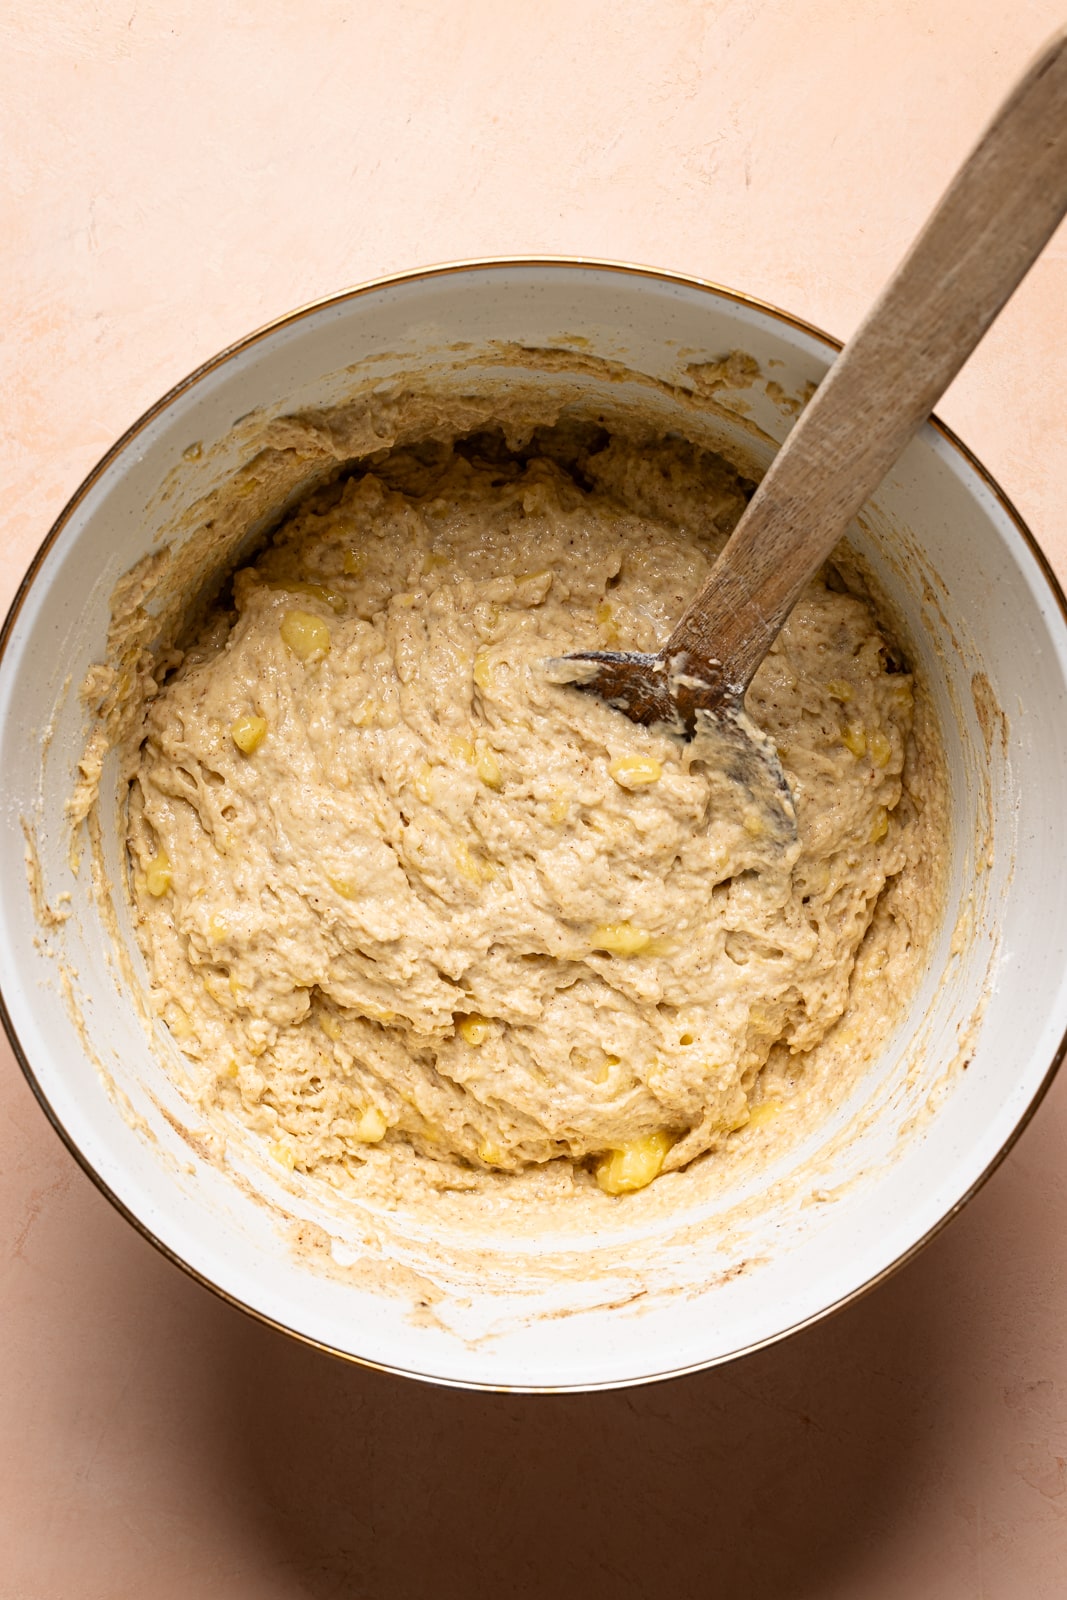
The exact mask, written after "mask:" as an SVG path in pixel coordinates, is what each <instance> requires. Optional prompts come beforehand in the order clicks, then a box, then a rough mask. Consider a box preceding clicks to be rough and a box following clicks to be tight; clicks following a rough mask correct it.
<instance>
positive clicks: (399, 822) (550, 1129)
mask: <svg viewBox="0 0 1067 1600" xmlns="http://www.w3.org/2000/svg"><path fill="white" fill-rule="evenodd" d="M546 448H547V446H546ZM554 455H555V457H556V459H554V458H553V452H552V451H551V450H549V453H548V454H538V453H537V452H536V450H533V449H531V450H528V451H526V452H525V453H524V454H523V455H522V456H521V457H516V456H511V455H509V454H508V453H507V452H506V451H505V450H504V448H503V446H502V444H501V443H500V441H499V440H493V439H478V440H474V441H468V442H467V443H466V444H461V445H459V446H456V447H454V448H452V449H448V450H444V449H431V448H427V449H426V450H425V451H423V452H421V453H420V452H414V453H412V452H408V453H406V454H397V455H394V456H393V457H391V458H389V459H388V460H386V461H385V462H384V463H381V464H378V465H377V466H376V467H375V469H374V470H372V471H368V472H365V473H362V474H361V475H358V476H353V477H349V478H347V479H344V480H342V481H341V482H339V483H337V484H334V485H333V486H331V487H330V488H329V489H327V490H324V491H319V492H318V493H317V494H316V495H315V496H313V497H312V498H311V499H310V500H308V501H306V502H305V503H304V505H303V506H302V507H300V508H299V509H298V510H297V511H296V512H295V513H294V514H293V515H291V516H290V517H289V519H288V520H287V521H286V522H285V524H284V525H283V526H282V528H281V529H280V531H279V532H278V533H277V535H276V536H275V538H274V540H273V542H272V544H271V545H270V547H269V549H267V551H266V552H265V554H264V555H263V556H262V557H261V559H259V560H258V561H257V562H256V564H255V565H254V566H252V567H248V568H245V569H243V570H241V571H239V572H238V573H237V574H236V576H235V578H234V582H233V592H232V604H231V603H229V597H227V604H225V605H222V606H220V608H219V609H217V611H216V612H215V613H214V614H213V615H212V616H211V618H210V619H209V621H208V624H207V626H206V627H205V629H204V630H203V631H202V633H201V635H200V637H199V638H198V639H197V640H196V642H195V644H194V645H193V646H192V647H191V648H190V649H189V650H188V651H187V652H186V653H185V655H184V659H182V660H181V662H180V665H179V666H178V667H177V669H176V670H174V671H173V673H172V674H171V676H170V677H169V678H168V679H167V680H166V681H165V682H164V684H163V686H162V688H161V690H160V693H159V694H158V696H157V697H156V698H155V699H154V700H152V701H151V702H150V703H149V705H148V708H147V712H146V720H145V729H144V742H143V745H142V748H141V754H140V759H139V765H138V767H137V770H136V774H135V777H134V779H133V782H132V785H131V790H130V796H129V849H130V854H131V860H132V864H133V873H132V882H133V893H134V899H135V903H136V914H137V922H138V936H139V939H140V941H141V944H142V948H143V950H144V954H145V956H146V959H147V963H148V969H149V973H150V978H151V984H152V991H153V997H154V1002H155V1004H156V1007H157V1009H158V1011H159V1012H160V1014H161V1015H162V1016H163V1017H164V1019H165V1020H166V1022H167V1023H168V1025H169V1027H170V1029H171V1031H172V1033H173V1034H174V1036H175V1037H176V1039H177V1040H178V1042H179V1044H180V1047H181V1049H182V1050H183V1051H184V1052H185V1054H186V1055H187V1056H188V1057H189V1058H190V1059H191V1061H193V1062H194V1063H198V1064H199V1066H200V1068H201V1075H202V1078H201V1081H202V1093H203V1096H204V1098H205V1100H206V1101H209V1102H213V1103H214V1102H217V1103H219V1104H222V1105H223V1106H227V1105H228V1106H230V1107H231V1109H233V1110H235V1111H237V1112H239V1114H240V1115H241V1116H243V1118H244V1119H245V1120H246V1121H248V1122H250V1123H251V1125H252V1126H253V1127H254V1128H255V1129H257V1130H258V1131H259V1132H261V1133H262V1134H263V1135H264V1136H265V1137H266V1139H267V1141H268V1144H269V1147H270V1149H271V1151H272V1152H273V1153H274V1154H275V1156H276V1157H277V1159H278V1160H279V1161H280V1162H282V1163H283V1164H284V1165H286V1166H288V1167H296V1168H298V1169H301V1170H304V1171H309V1172H310V1171H315V1170H316V1169H323V1168H326V1170H327V1173H329V1170H330V1166H331V1164H334V1165H336V1164H343V1165H345V1166H348V1167H351V1166H352V1164H353V1162H355V1161H358V1160H359V1159H360V1158H362V1157H363V1156H365V1155H366V1154H367V1153H368V1152H369V1151H370V1150H371V1149H373V1148H374V1147H379V1146H380V1147H381V1148H382V1149H389V1148H390V1147H391V1148H393V1149H394V1150H395V1152H396V1156H397V1159H404V1158H405V1152H406V1154H407V1157H410V1156H411V1154H412V1151H413V1150H414V1152H416V1153H417V1155H418V1156H420V1157H422V1158H429V1159H431V1160H433V1161H436V1162H439V1163H440V1164H441V1165H442V1168H447V1167H448V1166H449V1165H451V1166H452V1168H453V1169H455V1168H457V1167H462V1168H463V1169H465V1170H467V1171H469V1170H470V1168H471V1167H473V1168H475V1169H482V1170H484V1169H491V1170H497V1171H516V1170H518V1169H520V1168H522V1167H524V1166H525V1165H527V1164H529V1163H544V1162H548V1161H552V1160H554V1159H557V1158H565V1159H566V1160H568V1161H571V1162H574V1163H583V1162H585V1163H587V1164H588V1165H589V1166H590V1167H591V1168H592V1169H593V1170H594V1171H595V1172H597V1173H599V1176H600V1180H601V1184H602V1186H603V1187H604V1188H606V1189H607V1190H608V1191H609V1192H616V1193H617V1192H625V1191H626V1190H627V1189H628V1188H634V1187H639V1186H640V1183H641V1182H648V1181H650V1179H651V1178H653V1177H655V1175H656V1174H657V1173H658V1172H659V1171H660V1170H661V1169H662V1170H670V1169H671V1168H673V1167H678V1166H681V1165H683V1164H684V1163H686V1162H688V1161H690V1160H691V1159H692V1158H693V1157H695V1156H697V1155H699V1154H701V1153H702V1152H704V1151H708V1150H711V1149H714V1148H716V1147H717V1146H718V1145H720V1144H721V1143H722V1141H723V1140H724V1139H725V1138H726V1137H727V1135H728V1134H729V1133H730V1132H731V1130H733V1129H736V1128H738V1127H740V1126H742V1125H743V1124H744V1123H745V1122H746V1120H747V1119H748V1117H749V1111H750V1103H751V1099H752V1095H753V1090H754V1089H755V1088H756V1086H757V1080H758V1077H759V1074H760V1071H761V1069H762V1068H763V1067H764V1065H765V1063H766V1062H767V1060H768V1057H769V1056H770V1054H771V1053H772V1051H774V1052H775V1053H776V1056H778V1057H784V1056H785V1055H787V1054H789V1053H792V1054H793V1055H800V1054H802V1053H804V1052H807V1051H810V1050H811V1049H812V1047H813V1046H815V1045H816V1044H818V1042H819V1041H820V1040H821V1039H822V1038H823V1037H824V1035H825V1034H826V1033H827V1030H828V1029H830V1028H831V1027H832V1025H833V1024H834V1023H835V1022H836V1020H837V1019H838V1018H839V1017H840V1016H841V1014H842V1011H843V1010H844V1008H845V1006H846V1003H847V1001H848V996H849V980H850V975H851V973H852V970H853V965H854V961H855V957H856V952H857V949H858V947H859V945H860V942H861V940H862V939H863V937H864V933H865V931H866V930H867V928H868V926H869V924H870V922H871V919H872V916H873V914H874V909H875V906H876V903H877V901H878V899H879V896H880V894H881V893H882V890H883V888H884V886H885V885H886V882H887V879H889V878H890V877H891V876H893V875H894V874H897V873H899V872H900V871H901V870H902V869H903V868H904V867H905V865H906V864H907V862H908V860H909V830H910V829H911V828H912V827H913V824H914V817H913V816H912V813H911V810H910V809H909V805H908V804H907V803H905V805H902V806H900V807H899V809H898V802H899V801H900V799H901V794H902V784H901V773H902V769H903V765H904V760H905V750H906V747H907V746H908V740H909V729H910V726H911V718H912V693H911V681H910V678H909V677H908V675H907V674H906V673H905V672H903V671H902V670H900V665H899V662H897V661H896V659H895V657H894V654H893V652H892V650H891V648H890V647H888V646H887V643H886V641H885V639H884V637H883V635H882V633H881V632H880V629H879V626H878V624H877V621H876V619H875V617H874V615H873V613H872V610H871V608H870V606H869V605H868V604H867V603H866V602H865V601H864V600H862V599H860V598H857V597H856V596H854V595H853V594H850V593H846V592H843V586H841V585H840V584H839V583H835V580H834V579H833V575H832V573H828V574H824V575H823V576H822V577H820V578H819V579H817V580H816V581H814V582H813V583H811V584H810V585H809V587H808V589H807V590H806V592H805V594H804V596H803V597H802V599H801V601H800V603H799V605H798V606H797V608H796V610H795V611H794V613H793V615H792V617H791V618H790V620H789V622H788V623H787V625H786V627H785V628H784V629H783V631H782V634H781V636H780V638H779V640H778V642H777V644H776V645H775V647H774V649H773V651H772V653H771V655H770V656H769V657H768V659H767V660H766V661H765V663H764V664H763V666H762V667H761V669H760V671H759V673H758V675H757V677H756V680H755V683H754V684H753V687H752V689H751V691H750V693H749V696H748V701H747V705H748V710H749V713H750V715H751V716H752V718H753V720H754V721H755V722H757V723H758V724H759V726H760V727H762V728H763V729H764V730H765V731H766V732H767V733H768V734H769V735H770V736H771V738H772V739H773V740H774V741H775V743H776V744H777V746H778V748H779V752H780V754H781V757H782V761H783V764H784V766H785V769H786V772H787V775H788V777H789V780H790V784H791V787H792V790H793V793H794V795H795V798H796V803H797V816H798V824H799V837H800V843H799V850H794V851H792V852H791V853H788V854H786V855H783V853H782V852H781V850H780V849H775V848H771V846H770V845H769V843H768V841H767V840H766V839H765V838H761V836H760V829H759V824H758V817H757V818H756V819H755V820H754V819H753V817H752V816H751V814H749V813H746V812H745V811H744V808H742V807H740V806H739V805H737V804H736V803H734V802H735V800H736V797H732V796H731V793H730V791H729V789H728V788H725V787H724V785H723V782H722V778H721V775H720V774H718V773H716V772H715V771H714V770H713V769H711V768H709V767H708V765H707V763H706V762H704V761H702V760H701V759H700V756H699V751H698V748H697V747H696V746H692V745H689V746H687V745H684V744H683V743H681V742H680V741H677V740H676V739H674V738H673V737H672V736H670V735H669V734H667V733H666V732H663V731H652V730H649V729H646V728H642V727H638V726H635V725H634V724H632V723H630V722H629V721H628V720H627V719H626V718H625V717H624V716H622V715H621V714H620V713H618V712H617V711H613V710H611V709H610V708H608V707H607V706H605V705H603V704H602V703H600V702H599V701H597V700H596V699H595V698H593V697H589V696H585V695H582V694H579V693H578V692H576V691H574V690H571V689H566V688H561V687H557V686H554V685H552V684H551V683H550V682H549V681H548V680H547V678H546V675H545V672H544V662H545V658H546V657H548V656H551V655H555V654H560V653H563V652H565V651H567V650H568V649H572V648H576V647H580V646H583V645H585V646H588V645H597V644H599V645H600V646H602V647H608V648H615V647H617V648H622V649H638V650H651V649H655V648H656V647H657V646H658V644H659V643H660V642H661V640H662V639H663V638H664V637H665V636H666V634H667V633H668V632H669V630H670V628H671V625H672V623H673V622H674V620H675V619H676V617H677V616H678V615H679V613H680V611H681V609H682V608H683V606H684V605H685V603H686V602H687V600H688V599H689V598H690V597H691V595H692V594H693V593H694V592H695V590H696V589H697V587H698V585H699V584H700V582H701V581H702V579H703V578H704V576H705V574H706V573H707V571H708V570H709V567H710V565H711V562H712V561H713V559H714V556H715V553H716V551H717V550H718V549H719V548H721V545H722V543H723V542H724V540H725V537H726V535H727V533H728V531H729V529H730V528H731V527H732V525H733V524H734V523H735V522H736V520H737V518H738V516H739V515H740V513H741V510H742V509H743V506H744V500H745V491H746V488H747V487H749V486H746V485H745V484H744V483H743V480H741V479H740V478H738V476H737V475H736V474H735V473H734V472H733V470H732V469H731V468H729V467H728V466H727V464H726V463H725V462H723V461H722V460H720V459H719V458H718V457H715V456H713V455H710V454H708V453H706V452H705V453H700V452H697V451H696V450H694V449H693V448H691V447H689V446H685V445H683V444H681V443H680V442H668V441H665V442H662V443H660V444H659V445H656V446H647V447H645V448H643V449H640V450H636V449H633V448H630V447H628V446H627V445H626V444H625V443H623V442H621V441H610V440H607V439H606V437H600V438H597V439H594V440H592V441H587V442H586V444H585V445H584V446H583V448H582V449H581V450H579V451H577V453H576V456H575V458H573V459H571V460H569V461H567V460H563V459H561V457H562V452H561V451H559V450H556V451H555V452H554ZM832 585H833V586H832ZM161 862H165V863H166V869H165V871H164V870H162V869H161V868H160V863H161ZM635 1174H636V1178H635V1176H634V1175H635Z"/></svg>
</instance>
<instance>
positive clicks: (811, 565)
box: [663, 30, 1067, 692]
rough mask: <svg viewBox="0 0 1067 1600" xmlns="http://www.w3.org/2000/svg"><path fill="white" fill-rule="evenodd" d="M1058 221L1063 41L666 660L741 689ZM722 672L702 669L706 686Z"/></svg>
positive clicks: (1066, 39)
mask: <svg viewBox="0 0 1067 1600" xmlns="http://www.w3.org/2000/svg"><path fill="white" fill-rule="evenodd" d="M1065 211H1067V30H1063V31H1061V32H1060V33H1058V34H1057V35H1056V36H1055V37H1054V38H1053V39H1052V40H1050V42H1049V43H1048V44H1047V45H1046V46H1045V48H1044V49H1043V50H1042V51H1041V53H1040V55H1039V56H1038V57H1037V59H1036V60H1035V61H1034V63H1033V64H1032V66H1031V67H1030V68H1029V70H1028V71H1027V72H1026V73H1025V75H1024V76H1023V78H1022V81H1021V82H1020V83H1019V84H1018V86H1017V87H1016V89H1015V90H1014V92H1013V93H1012V94H1011V95H1010V97H1009V98H1008V100H1007V101H1006V102H1005V103H1004V105H1003V106H1002V107H1001V109H1000V111H999V112H998V113H997V115H996V117H995V118H994V119H993V122H992V123H991V124H990V126H989V128H988V130H987V131H986V133H985V135H984V136H983V138H982V139H981V141H980V143H979V144H978V146H977V148H976V149H975V150H974V151H973V153H972V154H971V156H970V157H969V159H968V160H967V161H966V162H965V163H964V165H963V167H962V168H961V169H960V171H959V172H958V173H957V175H956V177H955V178H954V180H953V182H952V184H951V186H950V188H949V189H948V191H947V193H946V194H945V195H944V197H943V199H942V200H941V203H940V205H939V206H938V207H937V209H936V210H935V211H934V213H933V215H932V216H931V218H930V220H929V221H928V222H927V224H926V226H925V228H924V229H923V231H922V232H921V233H920V234H919V237H918V238H917V239H916V241H915V243H914V244H913V245H912V248H911V250H910V251H909V253H908V255H907V256H906V257H905V258H904V261H903V262H902V263H901V265H900V267H899V268H898V269H897V272H896V273H895V275H894V276H893V277H892V278H891V279H890V281H889V284H888V285H887V287H886V288H885V290H884V291H883V293H882V295H881V298H880V299H879V300H878V301H877V302H876V303H875V305H874V306H873V308H872V309H871V311H870V313H869V314H868V316H867V318H866V319H865V321H864V322H863V323H862V324H861V326H860V328H859V329H858V330H857V332H856V333H855V334H854V335H853V337H852V339H851V340H850V341H849V343H848V344H847V345H846V346H845V348H844V350H842V352H841V354H840V355H839V356H838V357H837V360H836V361H835V362H834V364H833V366H832V367H831V368H830V370H829V372H828V373H827V374H826V377H825V378H824V379H823V381H822V383H821V384H820V385H819V388H818V389H817V391H816V393H815V395H814V398H813V399H812V401H811V403H810V404H809V405H808V407H807V409H806V410H805V411H804V413H803V415H802V416H801V418H800V420H799V421H798V422H797V424H796V426H795V427H794V428H793V430H792V432H791V433H790V435H789V438H788V439H787V441H786V443H785V445H784V446H783V447H782V449H781V450H780V451H779V453H778V455H777V456H776V458H775V460H774V462H773V464H772V465H771V467H770V469H769V471H768V472H767V475H766V477H765V478H764V479H763V482H762V483H761V484H760V486H759V488H758V489H757V491H756V493H755V495H754V496H753V497H752V500H751V502H750V503H749V506H748V508H747V510H746V511H745V514H744V516H743V517H742V518H741V521H740V522H739V523H738V525H737V527H736V529H735V530H734V533H733V535H732V537H731V539H730V541H729V543H728V544H727V546H726V548H725V549H724V550H723V552H722V554H721V555H720V557H719V559H718V561H717V562H716V563H715V566H714V568H713V569H712V572H711V574H710V576H709V578H708V580H707V582H706V583H705V585H704V587H703V589H701V591H700V593H699V594H698V595H697V597H696V599H695V600H694V601H693V603H692V605H690V607H689V609H688V610H687V611H686V612H685V614H684V616H683V617H682V618H681V621H680V622H679V623H678V625H677V627H676V628H675V630H674V632H673V633H672V634H671V637H670V639H669V640H668V641H667V644H666V645H665V646H664V650H663V654H664V655H666V656H668V657H669V656H672V655H676V654H677V653H678V652H679V651H684V652H686V653H687V655H688V658H689V665H690V666H691V668H692V669H694V671H696V673H697V675H700V668H701V667H702V666H703V665H704V664H705V663H720V664H721V668H722V677H723V679H724V680H725V682H726V684H727V685H728V687H729V688H730V689H732V690H734V691H736V692H743V691H744V689H746V688H747V687H748V684H749V683H750V681H751V679H752V675H753V673H754V672H755V670H756V668H757V667H758V666H759V664H760V662H761V661H762V660H763V657H764V656H765V655H766V653H767V650H768V649H769V648H770V645H771V643H772V642H773V640H774V637H775V635H776V634H777V632H778V630H779V628H780V627H781V625H782V623H783V622H784V621H785V619H786V617H787V616H788V614H789V612H790V610H791V608H792V606H793V604H794V602H795V601H796V599H797V596H798V595H799V593H800V591H801V589H802V588H803V587H804V584H805V583H806V582H807V581H808V579H809V578H810V577H811V576H812V574H813V573H814V572H816V571H817V570H818V568H819V566H820V565H821V563H822V562H823V561H824V560H825V559H826V557H827V556H828V555H829V553H830V551H831V550H832V549H833V547H834V545H835V544H836V543H837V541H838V539H839V538H840V537H841V535H842V534H843V533H844V531H845V528H846V526H847V524H848V522H849V520H850V519H851V518H852V517H853V516H855V514H856V512H857V511H858V510H859V509H860V507H861V506H862V505H863V503H864V501H865V500H866V499H867V498H868V497H869V496H870V494H871V493H872V492H873V491H874V490H875V489H876V488H877V486H878V484H879V483H880V482H881V480H882V478H883V477H884V476H885V474H886V472H887V471H888V470H889V468H890V467H891V466H892V465H893V463H894V462H895V461H896V460H897V458H898V456H899V455H900V454H901V452H902V451H903V449H904V447H905V445H906V444H907V443H908V441H909V440H910V439H911V437H912V436H913V434H915V433H916V432H917V430H918V429H919V427H920V426H921V425H922V423H923V422H924V421H925V420H926V418H927V417H928V416H929V414H930V411H931V409H932V408H933V406H934V404H935V403H936V401H937V400H938V399H939V398H940V396H941V395H942V393H943V392H944V390H945V389H946V388H947V387H948V385H949V384H950V383H951V381H952V379H953V378H954V377H955V376H956V374H957V372H958V371H959V369H960V367H961V366H962V365H963V363H964V361H966V359H967V357H968V356H969V355H970V353H971V351H972V350H973V349H974V347H975V346H976V345H977V344H978V342H979V340H980V339H981V338H982V335H983V334H984V333H985V331H986V329H987V328H988V327H989V325H990V323H991V322H992V321H993V319H994V317H996V315H997V313H998V312H999V311H1000V309H1001V307H1002V306H1003V305H1004V303H1005V301H1006V300H1007V299H1008V297H1009V295H1010V294H1011V293H1012V291H1013V290H1014V289H1015V287H1016V286H1017V284H1018V283H1019V282H1020V281H1021V279H1022V278H1023V277H1024V276H1025V274H1026V273H1027V271H1028V270H1029V268H1030V267H1031V265H1032V264H1033V262H1034V260H1035V258H1036V257H1037V256H1038V254H1039V253H1040V251H1041V249H1042V248H1043V246H1044V245H1045V243H1046V242H1047V240H1048V239H1049V237H1050V236H1051V234H1052V233H1053V231H1054V230H1055V228H1056V225H1057V223H1058V222H1059V221H1060V219H1061V217H1062V216H1063V214H1064V212H1065ZM718 676H719V673H718V671H717V670H716V669H715V668H714V667H712V668H711V677H712V679H714V678H717V677H718Z"/></svg>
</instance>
